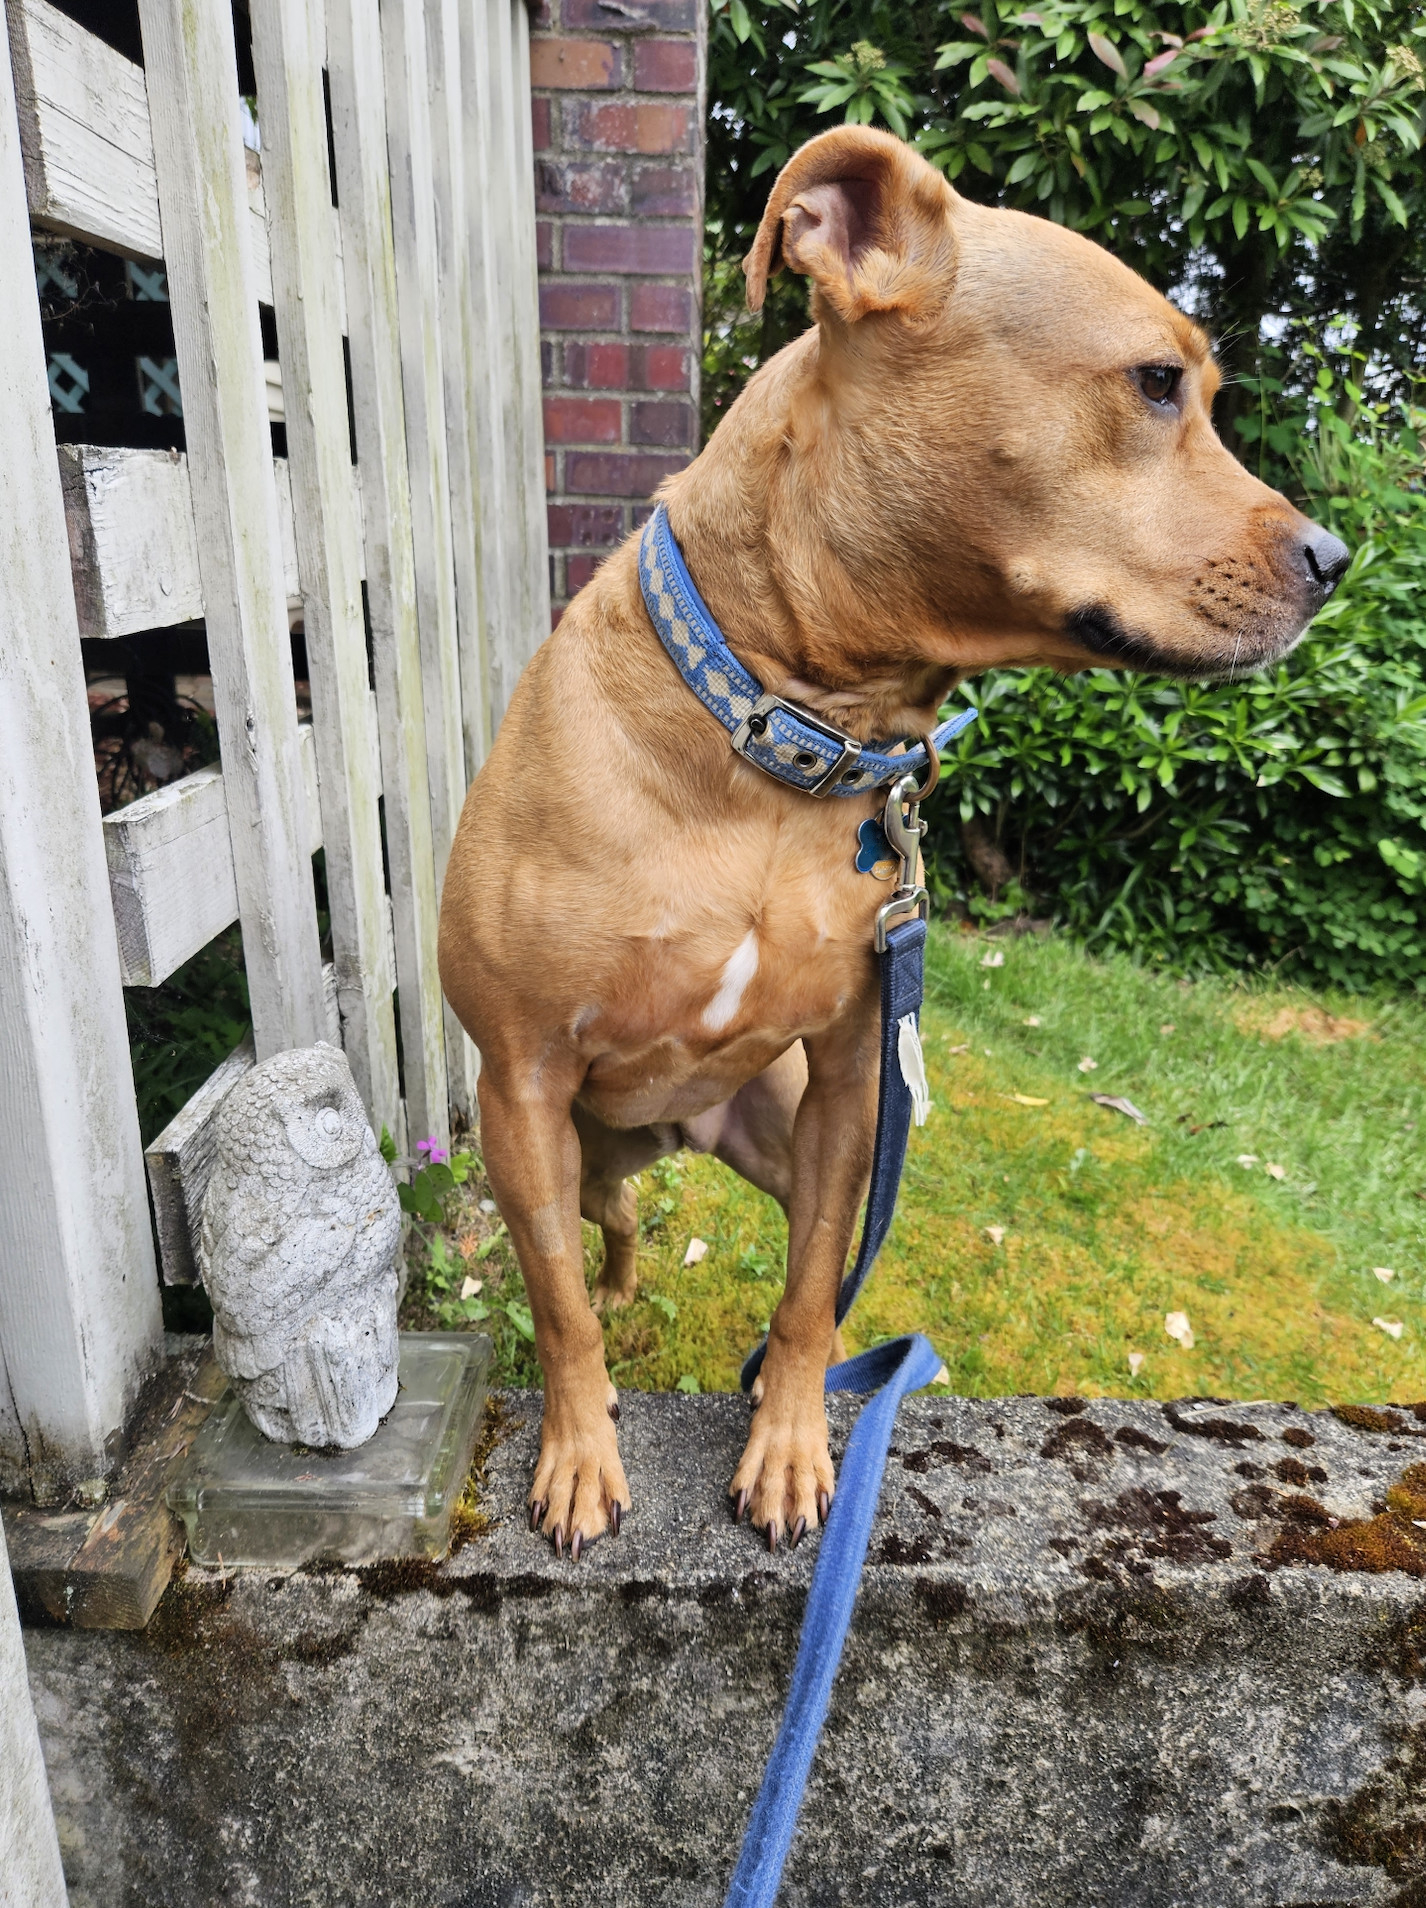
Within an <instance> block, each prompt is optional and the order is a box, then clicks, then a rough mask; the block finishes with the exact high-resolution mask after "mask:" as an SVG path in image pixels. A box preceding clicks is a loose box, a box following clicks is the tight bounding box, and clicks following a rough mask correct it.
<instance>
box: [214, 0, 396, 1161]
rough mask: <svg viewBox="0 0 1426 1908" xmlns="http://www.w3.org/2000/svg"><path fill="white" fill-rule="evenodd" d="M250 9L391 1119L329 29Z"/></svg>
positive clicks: (382, 1089) (345, 1003) (334, 729)
mask: <svg viewBox="0 0 1426 1908" xmlns="http://www.w3.org/2000/svg"><path fill="white" fill-rule="evenodd" d="M251 18H252V27H253V60H254V65H255V68H256V72H257V83H258V115H259V120H260V123H261V126H262V129H263V148H264V154H265V172H264V183H265V188H266V192H267V201H268V215H269V229H270V232H271V236H272V277H273V303H274V310H275V313H276V317H277V339H278V354H279V363H280V365H281V370H282V379H283V390H284V395H285V398H286V400H287V402H286V406H285V411H286V419H287V449H288V457H289V464H290V470H291V477H292V508H293V521H294V523H295V525H296V532H297V567H298V573H299V575H300V577H301V581H302V601H303V626H304V630H305V634H306V645H307V663H308V671H309V675H310V680H311V685H312V724H313V729H314V731H315V734H316V738H317V759H318V765H319V772H320V781H321V789H322V841H323V846H324V848H325V850H326V873H327V896H328V905H329V907H330V910H331V921H332V951H333V958H334V964H335V968H336V975H337V998H338V1002H339V1004H340V1007H341V1015H342V1044H343V1046H344V1047H345V1049H346V1054H347V1059H348V1061H349V1062H350V1064H351V1068H352V1073H353V1076H354V1077H355V1080H356V1084H357V1090H358V1092H359V1093H360V1094H361V1096H362V1100H363V1102H364V1103H365V1106H366V1109H367V1112H368V1114H369V1115H370V1116H371V1118H372V1119H373V1120H375V1121H376V1122H377V1124H378V1125H380V1124H381V1123H382V1122H383V1121H385V1122H386V1123H387V1124H388V1125H389V1124H391V1123H392V1122H393V1121H394V1120H395V1118H396V1110H397V1107H398V1106H399V1104H400V1100H401V1085H400V1079H399V1075H398V1072H397V1064H396V1019H395V1012H394V1009H393V1006H392V1000H391V995H392V989H393V987H394V985H395V978H396V977H395V975H394V974H393V973H392V972H391V970H390V968H389V966H388V955H389V935H388V926H387V905H386V877H385V870H384V868H383V865H382V847H381V814H380V808H379V802H380V794H381V773H380V767H379V763H378V757H377V749H376V736H375V731H374V729H373V727H372V722H371V688H370V684H369V679H368V674H367V656H366V619H365V614H364V611H363V607H362V592H361V571H362V553H361V541H362V529H361V516H360V509H361V504H360V497H359V494H358V491H357V483H356V471H355V467H354V465H353V463H352V452H351V419H350V417H349V415H348V411H347V389H346V369H345V363H344V359H343V352H342V327H341V319H340V315H339V313H340V296H341V272H342V267H341V260H340V258H339V257H338V255H337V252H336V248H335V247H334V246H333V243H332V178H331V174H330V171H329V169H328V160H327V115H326V104H325V99H324V94H323V76H322V63H323V55H324V52H325V36H324V33H323V30H322V21H321V16H320V12H319V9H318V5H317V0H252V5H251Z"/></svg>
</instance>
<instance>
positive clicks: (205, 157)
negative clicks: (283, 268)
mask: <svg viewBox="0 0 1426 1908" xmlns="http://www.w3.org/2000/svg"><path fill="white" fill-rule="evenodd" d="M139 23H140V27H141V30H142V33H143V43H144V66H145V71H146V75H147V80H148V99H149V117H150V121H151V123H152V127H153V145H154V165H155V169H156V172H157V175H158V199H159V215H160V219H161V223H162V227H163V250H164V260H165V263H166V265H167V268H168V284H169V296H170V299H171V301H172V309H173V334H174V344H175V348H176V350H177V353H178V370H179V379H180V383H181V386H182V390H183V415H184V425H185V431H186V436H187V441H188V470H189V477H190V481H191V483H192V488H193V516H194V523H195V526H196V528H197V534H198V560H199V570H200V573H201V575H202V578H203V601H204V613H205V616H206V619H207V625H208V655H209V662H210V667H211V669H212V674H213V696H214V702H215V705H216V708H217V715H218V740H219V744H220V747H221V750H222V760H223V784H224V788H225V790H226V792H227V801H228V816H229V820H230V824H231V830H232V842H233V862H234V866H235V870H236V874H237V886H238V909H239V919H240V920H241V922H242V929H243V958H244V961H245V962H246V965H247V976H248V991H249V995H250V997H251V1001H252V1016H253V1036H254V1039H255V1041H256V1044H257V1054H258V1058H259V1060H263V1059H266V1058H267V1056H268V1055H269V1054H271V1053H278V1052H281V1051H282V1050H283V1049H284V1048H287V1047H307V1046H311V1045H312V1044H313V1043H314V1042H316V1041H318V1040H322V1039H325V1038H326V1035H327V1024H326V1013H325V1008H324V1005H323V999H322V962H321V954H320V950H319V947H318V941H317V909H316V898H315V895H314V892H313V887H312V868H311V862H310V859H309V856H308V851H307V827H306V822H305V815H304V805H305V802H304V795H303V790H302V779H301V770H300V767H299V764H298V755H297V703H296V696H295V693H294V690H293V682H292V658H291V649H290V644H289V638H288V631H287V599H286V593H285V591H284V588H283V578H282V540H281V534H280V530H279V524H278V510H277V488H276V484H275V481H274V478H273V470H272V438H271V432H270V430H269V426H268V418H267V396H266V383H265V380H264V376H263V369H262V336H261V332H260V330H259V326H258V309H257V283H256V279H255V277H254V273H253V252H252V234H251V230H250V224H249V217H248V203H247V186H246V179H245V171H244V161H243V143H242V133H241V129H240V127H239V121H238V74H237V58H236V53H235V49H234V44H233V21H232V13H231V10H230V8H229V7H228V6H227V5H225V4H224V3H223V0H139Z"/></svg>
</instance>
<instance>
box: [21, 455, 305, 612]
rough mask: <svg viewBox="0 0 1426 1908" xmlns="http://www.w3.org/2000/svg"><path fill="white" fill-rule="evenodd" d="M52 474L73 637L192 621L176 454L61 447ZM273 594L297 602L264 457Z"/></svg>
mask: <svg viewBox="0 0 1426 1908" xmlns="http://www.w3.org/2000/svg"><path fill="white" fill-rule="evenodd" d="M59 474H60V482H61V484H62V485H63V488H64V516H65V524H66V527H67V529H68V531H69V558H70V566H71V570H72V572H73V577H74V597H75V603H76V606H77V608H78V611H79V633H80V635H81V636H137V635H139V634H140V633H141V632H142V631H144V630H146V629H164V628H167V627H168V626H169V625H171V624H173V623H186V622H192V621H196V620H197V619H198V618H199V617H201V616H202V614H203V577H202V573H201V571H200V569H199V565H198V535H197V532H196V530H195V529H194V527H193V492H192V488H191V486H190V484H189V480H188V459H187V458H186V457H185V456H184V454H183V452H182V451H161V450H128V449H113V448H110V447H109V446H107V445H97V444H61V445H60V446H59ZM273 476H274V478H275V480H276V484H277V510H278V528H279V531H280V533H281V537H282V575H283V588H284V590H285V592H286V595H287V601H288V603H289V604H300V602H301V600H302V599H301V596H300V593H299V590H298V583H297V542H296V535H295V532H294V529H293V523H292V485H291V480H290V478H289V475H288V466H287V460H286V459H285V458H281V457H278V458H274V459H273Z"/></svg>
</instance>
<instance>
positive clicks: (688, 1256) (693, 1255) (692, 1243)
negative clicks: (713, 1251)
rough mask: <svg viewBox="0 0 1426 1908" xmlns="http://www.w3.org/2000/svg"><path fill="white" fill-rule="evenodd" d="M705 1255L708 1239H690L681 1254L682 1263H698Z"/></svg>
mask: <svg viewBox="0 0 1426 1908" xmlns="http://www.w3.org/2000/svg"><path fill="white" fill-rule="evenodd" d="M707 1257H708V1241H707V1240H706V1239H690V1240H689V1242H688V1250H687V1252H685V1253H684V1255H683V1263H684V1264H685V1265H699V1264H701V1263H702V1261H703V1260H704V1259H706V1258H707Z"/></svg>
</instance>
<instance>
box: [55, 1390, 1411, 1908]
mask: <svg viewBox="0 0 1426 1908" xmlns="http://www.w3.org/2000/svg"><path fill="white" fill-rule="evenodd" d="M504 1404H505V1406H506V1415H505V1419H504V1429H505V1432H506V1435H505V1437H504V1440H503V1442H500V1443H499V1444H498V1445H497V1446H496V1448H495V1449H494V1450H493V1451H492V1452H490V1453H489V1455H488V1457H487V1458H486V1460H485V1463H486V1470H485V1486H484V1492H483V1499H482V1502H481V1505H480V1511H481V1513H483V1516H475V1517H472V1518H471V1520H470V1528H471V1530H472V1531H473V1532H474V1533H475V1534H474V1535H472V1537H471V1539H470V1541H469V1542H468V1543H467V1544H466V1545H465V1547H464V1548H463V1549H462V1550H461V1551H460V1553H459V1554H458V1555H457V1556H456V1557H454V1558H453V1559H451V1560H450V1561H449V1562H448V1563H446V1564H444V1565H441V1566H430V1565H408V1566H397V1565H377V1566H373V1567H369V1568H367V1569H365V1570H361V1571H355V1572H347V1571H332V1572H328V1573H321V1572H312V1573H307V1574H302V1575H297V1576H278V1575H275V1574H272V1573H268V1572H260V1573H247V1574H243V1575H241V1576H229V1577H227V1578H226V1579H225V1578H224V1577H223V1576H222V1575H221V1573H218V1572H199V1571H196V1570H191V1571H190V1572H189V1573H188V1574H187V1575H186V1576H185V1577H183V1578H180V1579H179V1580H177V1581H176V1582H175V1583H174V1584H173V1586H172V1587H171V1588H170V1590H169V1592H168V1593H167V1595H166V1597H165V1599H164V1601H163V1603H162V1604H161V1605H160V1607H159V1609H158V1611H157V1613H156V1615H155V1617H154V1619H153V1621H152V1622H151V1623H150V1625H149V1628H148V1629H147V1630H146V1631H144V1632H142V1633H139V1634H123V1633H100V1632H78V1631H71V1630H61V1629H49V1630H44V1629H38V1630H30V1631H28V1632H27V1634H26V1646H27V1650H28V1655H29V1665H30V1675H31V1681H32V1686H33V1690H34V1695H35V1702H36V1708H37V1712H38V1715H39V1718H40V1726H41V1732H42V1736H43V1740H44V1746H45V1752H46V1756H47V1759H48V1766H49V1771H50V1778H51V1784H52V1788H53V1792H54V1798H55V1805H56V1813H57V1817H58V1820H59V1825H60V1835H61V1841H62V1845H63V1848H64V1851H65V1859H66V1866H67V1872H68V1877H69V1885H70V1899H71V1902H72V1903H73V1904H74V1908H139V1905H140V1904H142V1908H167V1905H168V1904H180V1903H181V1904H183V1905H184V1908H191V1905H192V1904H193V1903H195V1902H197V1903H202V1904H204V1908H216V1905H217V1904H228V1903H233V1904H248V1903H252V1904H261V1908H286V1905H287V1904H298V1903H302V1904H309V1903H310V1904H321V1905H322V1908H365V1905H366V1904H401V1905H403V1908H404V1905H405V1904H410V1905H411V1908H418V1905H419V1908H446V1905H449V1908H457V1904H459V1905H460V1908H486V1905H487V1904H489V1905H490V1908H495V1905H496V1904H499V1905H500V1908H505V1905H506V1904H509V1908H515V1905H516V1904H520V1905H521V1908H524V1904H535V1903H541V1904H543V1903H551V1904H553V1903H561V1904H563V1903H568V1904H574V1903H580V1904H584V1903H588V1902H591V1901H592V1902H600V1903H609V1904H623V1903H629V1904H639V1905H640V1908H643V1905H645V1904H650V1905H653V1904H658V1905H659V1908H662V1905H663V1904H669V1908H673V1905H674V1904H678V1908H683V1905H684V1904H688V1905H689V1908H693V1905H694V1904H697V1905H698V1908H704V1904H707V1905H708V1908H717V1904H718V1903H720V1902H721V1900H722V1896H723V1890H724V1888H725V1886H726V1882H727V1878H728V1874H729V1871H730V1868H731V1865H732V1862H733V1858H734V1855H735V1853H736V1849H737V1845H738V1841H739V1837H740V1835H741V1832H742V1828H743V1824H744V1822H745V1820H746V1817H747V1813H748V1809H749V1807H750V1805H751V1801H752V1797H753V1794H754V1792H755V1789H756V1786H757V1783H758V1780H759V1777H760V1775H761V1771H762V1766H763V1762H764V1759H765V1757H766V1755H767V1751H768V1748H769V1746H770V1744H771V1741H772V1737H773V1733H774V1731H775V1728H776V1725H777V1720H778V1716H779V1712H780V1708H781V1703H782V1698H783V1695H784V1692H785V1690H786V1687H787V1679H788V1673H789V1670H790V1667H791V1663H792V1658H793V1653H794V1650H795V1647H796V1641H797V1631H798V1626H799V1622H800V1618H801V1614H802V1608H803V1603H804V1598H805V1595H806V1589H807V1583H808V1579H809V1576H810V1574H811V1569H812V1564H813V1561H814V1557H815V1551H816V1542H815V1539H810V1538H809V1540H808V1541H807V1542H806V1543H804V1545H803V1546H802V1548H801V1549H800V1550H799V1551H797V1552H795V1553H793V1554H785V1553H779V1554H778V1555H777V1556H775V1557H770V1556H769V1555H768V1554H767V1552H766V1550H765V1549H764V1548H762V1546H761V1545H760V1543H759V1541H758V1539H757V1538H756V1536H755V1535H754V1534H753V1533H752V1532H751V1531H750V1530H749V1529H747V1528H746V1527H743V1528H735V1527H734V1526H733V1525H732V1524H731V1522H730V1521H729V1518H728V1513H727V1509H726V1500H725V1497H724V1493H725V1491H726V1486H727V1480H728V1478H729V1476H730V1475H731V1472H732V1469H733V1465H734V1462H735V1459H736V1456H737V1453H738V1450H739V1447H740V1443H741V1440H742V1437H743V1435H744V1432H745V1427H746V1419H747V1408H746V1406H745V1405H744V1404H743V1403H742V1402H741V1401H740V1400H739V1399H736V1398H732V1397H726V1396H703V1397H690V1396H677V1395H674V1396H670V1395H658V1394H653V1395H637V1394H636V1395H626V1398H625V1401H624V1421H623V1425H622V1427H621V1441H622V1446H623V1451H624V1456H625V1462H626V1464H627V1467H628V1471H629V1477H630V1482H631V1485H632V1488H633V1491H634V1497H635V1508H634V1513H633V1515H632V1516H631V1517H630V1518H629V1519H628V1521H627V1523H626V1525H625V1530H624V1535H623V1537H622V1538H621V1539H620V1540H618V1541H617V1542H616V1541H612V1540H606V1541H604V1542H602V1543H600V1544H599V1545H597V1546H596V1547H595V1548H594V1549H593V1550H592V1551H590V1552H588V1553H586V1555H585V1557H584V1559H583V1560H582V1561H581V1562H580V1563H578V1564H575V1563H573V1562H571V1561H570V1560H569V1559H568V1558H567V1557H566V1559H565V1560H564V1561H563V1562H558V1561H556V1559H555V1557H554V1556H553V1554H552V1552H551V1550H550V1549H549V1546H548V1545H547V1544H545V1543H544V1542H542V1541H541V1540H540V1539H539V1538H537V1537H534V1536H532V1535H531V1534H530V1533H529V1532H528V1531H527V1530H526V1528H525V1525H524V1517H523V1514H522V1513H523V1497H524V1491H525V1487H526V1484H527V1481H528V1477H529V1474H530V1467H531V1463H532V1460H533V1454H534V1450H535V1445H536V1438H537V1431H538V1421H539V1401H538V1399H537V1398H535V1397H533V1396H530V1395H525V1394H513V1395H507V1396H506V1397H505V1399H504ZM855 1409H856V1406H855V1403H854V1401H851V1400H847V1399H837V1400H834V1401H833V1417H834V1432H835V1438H834V1444H835V1446H836V1447H837V1449H838V1450H839V1449H840V1445H841V1444H842V1442H844V1440H845V1435H846V1433H847V1431H848V1429H849V1427H850V1424H851V1421H852V1418H853V1416H854V1414H855ZM1357 1417H1358V1421H1357V1422H1354V1423H1348V1422H1344V1421H1343V1420H1342V1419H1340V1418H1336V1417H1333V1416H1331V1415H1330V1414H1322V1413H1317V1414H1308V1413H1307V1412H1305V1411H1300V1410H1298V1409H1296V1408H1295V1407H1293V1406H1290V1405H1278V1404H1258V1405H1242V1404H1217V1403H1213V1402H1211V1401H1209V1402H1196V1403H1179V1404H1175V1405H1166V1406H1165V1405H1159V1404H1156V1403H1152V1402H1148V1401H1136V1402H1130V1403H1124V1402H1116V1401H1111V1400H1107V1399H1100V1400H1094V1401H1092V1402H1090V1403H1088V1404H1084V1403H1082V1402H1081V1401H1079V1400H1076V1399H1063V1398H1057V1399H1050V1400H1043V1399H1030V1398H1020V1399H1010V1400H994V1399H991V1400H960V1399H954V1398H945V1397H935V1398H928V1397H923V1398H919V1399H915V1400H912V1401H911V1402H909V1403H908V1404H906V1405H904V1406H903V1407H902V1414H901V1418H900V1421H899V1426H898V1437H897V1442H896V1447H895V1450H894V1452H893V1455H892V1458H891V1461H890V1464H889V1467H888V1472H887V1481H886V1487H885V1490H884V1493H883V1499H882V1510H881V1516H880V1519H879V1522H878V1524H877V1527H876V1529H875V1532H874V1534H873V1538H872V1545H871V1553H870V1558H869V1563H868V1569H867V1573H866V1577H865V1580H864V1583H863V1587H862V1593H861V1599H860V1602H859V1604H858V1608H857V1615H856V1621H855V1627H854V1633H853V1636H852V1638H851V1640H850V1643H849V1645H848V1649H847V1653H846V1657H845V1659H844V1662H843V1665H842V1671H841V1675H840V1678H839V1680H838V1683H837V1688H836V1693H835V1696H834V1700H833V1706H832V1713H831V1716H830V1718H829V1721H828V1726H827V1731H826V1734H825V1737H824V1739H823V1743H822V1747H821V1750H820V1752H819V1754H818V1758H817V1762H816V1765H815V1768H814V1771H813V1776H812V1781H811V1784H810V1787H809V1790H808V1794H807V1800H806V1805H805V1808H804V1811H803V1817H802V1826H801V1829H800V1831H799V1834H798V1837H797V1840H796V1842H795V1844H794V1846H793V1850H792V1855H791V1859H790V1861H789V1865H788V1870H787V1876H786V1880H785V1883H784V1888H783V1893H782V1895H781V1897H780V1902H781V1903H782V1904H784V1908H812V1905H813V1904H816V1908H832V1904H839V1905H840V1904H863V1903H864V1904H873V1903H874V1904H877V1908H890V1905H892V1904H907V1905H908V1908H909V1905H910V1904H917V1908H924V1905H928V1904H946V1905H947V1908H950V1905H951V1904H955V1908H1019V1905H1020V1904H1024V1905H1025V1908H1061V1905H1062V1908H1083V1904H1090V1903H1093V1904H1114V1908H1121V1905H1122V1908H1130V1904H1132V1905H1133V1908H1180V1905H1182V1908H1189V1904H1192V1908H1236V1905H1237V1904H1242V1908H1329V1905H1330V1908H1346V1905H1347V1904H1354V1905H1356V1904H1362V1905H1366V1904H1373V1905H1375V1904H1381V1905H1382V1908H1387V1905H1388V1904H1392V1905H1394V1908H1419V1904H1421V1903H1423V1902H1426V1581H1424V1580H1423V1574H1422V1573H1426V1529H1421V1528H1419V1527H1418V1525H1417V1523H1416V1521H1415V1515H1413V1513H1416V1514H1419V1515H1420V1516H1421V1518H1422V1520H1423V1522H1426V1504H1423V1502H1422V1501H1421V1499H1420V1498H1419V1496H1418V1492H1417V1489H1416V1483H1417V1479H1416V1478H1412V1479H1410V1480H1408V1482H1407V1483H1406V1484H1405V1485H1403V1484H1402V1482H1401V1480H1402V1479H1403V1478H1404V1477H1405V1476H1406V1474H1407V1473H1408V1472H1409V1471H1410V1470H1411V1468H1412V1466H1413V1465H1415V1464H1417V1463H1418V1462H1420V1461H1421V1460H1422V1459H1423V1458H1426V1421H1423V1420H1426V1411H1423V1418H1420V1419H1419V1418H1418V1417H1417V1416H1416V1415H1415V1413H1414V1412H1413V1411H1412V1410H1411V1409H1410V1408H1409V1407H1405V1408H1398V1409H1397V1410H1396V1411H1394V1412H1392V1413H1390V1414H1385V1415H1380V1416H1379V1417H1378V1418H1376V1419H1373V1418H1372V1416H1371V1414H1360V1413H1359V1414H1357ZM1418 1475H1419V1474H1418ZM834 1515H835V1512H834ZM1334 1520H1335V1521H1334ZM1340 1532H1348V1533H1352V1532H1355V1535H1353V1536H1352V1537H1351V1540H1350V1541H1346V1540H1342V1541H1334V1542H1332V1543H1329V1542H1327V1541H1326V1539H1327V1537H1328V1536H1330V1537H1332V1538H1333V1539H1334V1540H1335V1539H1336V1538H1337V1533H1340ZM1418 1539H1420V1540H1422V1541H1421V1543H1420V1544H1419V1545H1418ZM1318 1559H1321V1561H1318ZM1385 1566H1390V1567H1385Z"/></svg>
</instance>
